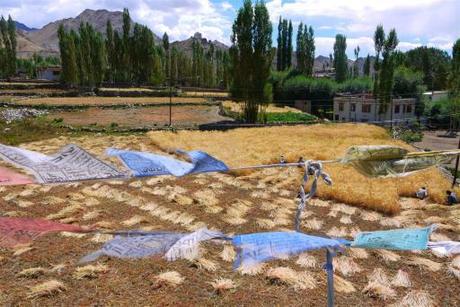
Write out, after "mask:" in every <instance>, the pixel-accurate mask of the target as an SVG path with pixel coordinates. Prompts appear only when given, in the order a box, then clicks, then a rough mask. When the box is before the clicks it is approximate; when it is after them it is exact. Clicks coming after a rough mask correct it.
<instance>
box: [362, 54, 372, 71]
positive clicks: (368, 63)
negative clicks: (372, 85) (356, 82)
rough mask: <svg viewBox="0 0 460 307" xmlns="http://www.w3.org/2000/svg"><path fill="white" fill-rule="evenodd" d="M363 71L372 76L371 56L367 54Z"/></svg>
mask: <svg viewBox="0 0 460 307" xmlns="http://www.w3.org/2000/svg"><path fill="white" fill-rule="evenodd" d="M363 72H364V75H365V76H370V74H371V56H370V55H369V54H367V57H366V60H365V61H364V67H363Z"/></svg>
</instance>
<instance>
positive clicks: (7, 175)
mask: <svg viewBox="0 0 460 307" xmlns="http://www.w3.org/2000/svg"><path fill="white" fill-rule="evenodd" d="M33 182H34V180H33V179H32V178H30V177H28V176H25V175H23V174H20V173H16V172H15V171H13V170H10V169H8V168H4V167H1V166H0V186H2V185H16V184H28V183H33Z"/></svg>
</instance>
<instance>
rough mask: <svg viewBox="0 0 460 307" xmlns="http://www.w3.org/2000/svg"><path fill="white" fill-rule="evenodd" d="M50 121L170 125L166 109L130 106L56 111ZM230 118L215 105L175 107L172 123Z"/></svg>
mask: <svg viewBox="0 0 460 307" xmlns="http://www.w3.org/2000/svg"><path fill="white" fill-rule="evenodd" d="M47 118H49V119H58V118H59V119H62V120H63V123H64V124H65V125H71V126H88V125H95V124H96V125H98V126H108V125H111V124H112V123H116V124H117V126H118V127H123V128H154V127H158V126H164V125H167V124H168V123H169V107H166V106H158V107H133V108H124V109H101V108H94V107H90V108H85V109H83V110H75V111H58V112H52V113H50V114H49V115H47ZM223 120H232V119H231V118H227V117H223V116H220V115H219V107H217V106H201V105H198V106H188V105H184V106H174V107H173V109H172V121H173V124H174V126H177V127H191V126H196V125H201V124H208V123H213V122H218V121H223Z"/></svg>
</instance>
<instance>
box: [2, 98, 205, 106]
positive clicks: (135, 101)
mask: <svg viewBox="0 0 460 307" xmlns="http://www.w3.org/2000/svg"><path fill="white" fill-rule="evenodd" d="M207 102H208V100H207V99H204V98H194V97H191V98H186V97H173V98H172V103H173V104H205V103H207ZM11 103H12V104H18V105H24V106H26V105H27V106H36V105H47V106H64V107H65V106H123V105H162V104H169V97H96V96H92V97H43V98H26V99H17V100H14V101H12V102H11Z"/></svg>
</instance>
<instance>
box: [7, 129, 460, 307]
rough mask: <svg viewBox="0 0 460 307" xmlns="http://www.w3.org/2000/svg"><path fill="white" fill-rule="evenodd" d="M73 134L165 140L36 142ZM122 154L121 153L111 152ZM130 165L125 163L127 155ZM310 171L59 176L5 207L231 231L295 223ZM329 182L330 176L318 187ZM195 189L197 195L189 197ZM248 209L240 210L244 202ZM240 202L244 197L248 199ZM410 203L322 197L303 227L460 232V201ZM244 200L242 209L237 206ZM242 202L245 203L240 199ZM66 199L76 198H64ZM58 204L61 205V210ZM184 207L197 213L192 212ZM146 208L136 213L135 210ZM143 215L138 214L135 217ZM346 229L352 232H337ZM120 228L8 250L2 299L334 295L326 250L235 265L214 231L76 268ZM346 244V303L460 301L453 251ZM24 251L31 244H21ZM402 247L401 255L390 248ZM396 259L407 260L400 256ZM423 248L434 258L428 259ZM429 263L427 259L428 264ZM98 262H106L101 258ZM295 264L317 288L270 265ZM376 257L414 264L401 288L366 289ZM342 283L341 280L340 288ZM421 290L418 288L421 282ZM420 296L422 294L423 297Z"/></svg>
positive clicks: (97, 150) (303, 298)
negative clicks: (95, 268) (45, 290)
mask: <svg viewBox="0 0 460 307" xmlns="http://www.w3.org/2000/svg"><path fill="white" fill-rule="evenodd" d="M69 142H73V143H76V144H79V145H81V146H83V147H84V148H86V149H88V150H89V151H90V152H92V153H94V154H95V155H98V156H100V157H101V158H104V159H105V160H108V159H107V157H104V156H103V155H102V152H103V148H104V147H107V146H109V145H111V146H115V147H120V148H132V149H134V150H150V151H158V148H156V147H154V146H153V145H152V142H151V141H150V140H149V139H148V138H147V137H143V136H103V137H99V138H75V139H68V138H64V137H63V138H58V139H54V140H49V141H41V142H35V143H30V144H26V146H25V147H26V148H28V149H31V150H40V151H42V152H44V153H52V152H55V150H57V149H58V148H59V147H60V146H62V145H63V144H66V143H69ZM110 161H112V162H113V163H115V162H116V160H113V159H111V160H110ZM117 164H118V165H119V166H120V164H119V163H118V162H117ZM300 180H301V173H300V171H299V170H298V169H291V170H265V171H261V172H255V173H252V174H250V175H247V176H244V177H233V176H230V175H224V174H205V175H198V176H187V177H183V178H172V177H156V178H144V179H132V180H129V181H97V182H94V181H93V182H82V183H74V184H66V185H56V186H39V185H29V186H16V187H0V215H1V216H27V217H42V218H52V219H54V220H57V221H61V222H66V223H75V224H78V225H99V227H100V228H105V229H114V230H120V229H145V230H168V231H179V232H187V231H193V230H195V229H197V228H200V227H202V226H204V225H206V226H207V227H208V228H209V229H218V230H221V231H223V232H224V233H227V234H235V233H238V234H239V233H250V232H262V231H275V230H291V229H293V226H294V225H293V222H294V214H295V208H296V206H297V205H296V201H295V196H296V194H297V188H298V185H299V182H300ZM322 187H323V184H320V185H319V187H318V188H319V189H321V188H322ZM184 197H187V198H190V200H191V202H189V203H185V202H184V201H183V200H184ZM242 203H243V204H244V206H243V208H245V209H244V210H241V204H242ZM237 205H238V206H240V207H238V206H237ZM401 205H402V208H403V210H402V212H401V213H400V214H399V215H397V216H393V217H388V216H383V215H380V214H377V213H375V212H372V211H367V210H363V209H359V208H355V207H351V206H347V205H345V204H338V203H333V202H327V201H323V200H321V199H315V200H314V201H313V202H312V203H311V204H310V205H308V207H307V209H306V211H305V213H304V214H303V222H302V231H304V232H307V233H310V234H319V235H331V236H337V235H338V236H343V237H346V238H349V239H351V238H352V236H353V235H354V234H355V233H356V232H358V231H360V230H363V231H364V230H377V229H390V228H398V227H413V226H420V227H421V226H426V225H429V224H432V223H437V224H439V225H440V227H439V229H438V230H437V231H436V232H435V235H432V238H431V240H434V241H439V240H446V239H450V240H460V210H459V209H460V207H445V206H440V205H436V204H428V203H425V202H424V201H418V200H415V199H401ZM232 208H233V209H232ZM235 208H240V210H236V211H235V210H234V209H235ZM63 209H65V210H63ZM57 213H59V214H57ZM178 216H187V217H189V219H188V221H187V222H181V221H179V219H178V218H177V217H178ZM133 217H136V219H132V218H133ZM133 221H134V222H133ZM337 232H340V233H341V234H337ZM110 238H111V237H110V236H101V235H97V234H66V233H62V234H49V235H46V236H44V237H41V238H39V239H38V240H36V241H34V242H33V244H32V245H31V246H30V247H31V249H28V250H27V249H26V250H22V251H20V252H18V251H16V253H15V251H12V250H7V249H2V250H0V263H1V265H0V304H2V305H24V306H31V305H46V306H54V305H72V306H73V305H127V304H130V305H132V306H141V305H142V306H145V305H161V306H166V305H168V306H170V305H176V306H216V305H217V306H223V305H225V306H228V305H232V306H233V305H239V306H318V305H322V306H324V305H325V304H326V274H325V272H324V270H323V269H322V264H323V263H324V260H325V252H324V251H315V252H311V253H310V252H309V253H308V254H307V255H310V256H313V260H314V261H313V262H314V263H313V265H310V266H309V267H306V266H305V265H304V264H302V262H301V261H298V260H300V259H299V257H292V258H290V259H287V260H277V261H271V262H268V263H267V264H266V265H265V267H263V268H261V270H260V271H259V272H258V273H257V274H253V275H251V274H243V273H242V272H239V271H234V270H233V269H232V261H231V259H228V258H226V257H223V254H224V253H223V251H224V249H228V246H227V247H225V246H224V245H222V244H219V243H206V244H203V246H202V254H201V256H200V258H199V259H196V260H179V261H175V262H168V261H166V260H164V259H162V258H160V257H156V258H149V259H142V260H128V259H115V258H108V257H102V258H101V259H100V260H98V261H97V263H98V264H99V265H101V266H102V267H103V268H104V270H101V272H99V273H98V272H93V273H94V274H89V275H88V276H86V277H83V278H81V277H78V274H76V272H77V269H78V265H77V262H78V260H79V259H80V258H81V257H83V256H84V255H86V254H88V253H90V252H92V251H95V250H97V249H98V248H100V247H101V246H102V244H103V242H104V241H106V240H109V239H110ZM360 251H361V252H360V253H356V252H353V249H349V250H346V252H345V254H344V255H339V256H337V257H336V259H337V260H338V259H340V260H339V262H343V263H351V264H352V267H353V270H351V271H350V270H347V269H346V266H345V265H339V264H338V265H336V266H335V268H336V272H335V274H336V276H338V277H341V278H342V279H345V280H346V281H347V282H349V283H350V284H351V285H352V287H351V290H350V292H348V293H344V292H343V289H342V290H340V287H339V285H338V284H337V283H336V286H337V289H336V293H335V296H336V297H335V298H336V305H337V306H371V305H372V306H385V305H388V304H393V303H396V304H399V306H417V304H414V303H413V304H412V305H410V304H409V305H407V304H406V305H404V302H406V303H407V301H405V300H404V298H405V297H406V295H408V296H412V297H420V296H421V294H424V295H426V297H428V303H429V304H428V305H426V306H459V305H460V296H459V295H458V293H460V280H459V279H458V277H455V276H454V275H452V274H451V273H449V272H448V270H449V268H451V267H452V263H453V262H452V258H439V257H437V256H435V255H434V254H433V253H430V252H428V251H426V252H425V251H424V252H392V253H391V254H390V256H393V257H388V253H386V254H385V253H384V252H382V251H379V250H367V251H366V250H360ZM21 252H22V253H21ZM391 258H394V259H391ZM395 259H396V260H395ZM421 259H422V260H423V261H424V263H426V264H420V263H421V261H420V260H421ZM417 263H418V264H417ZM95 264H96V263H95ZM37 267H40V268H42V269H43V270H41V271H40V273H38V274H34V275H27V276H24V275H23V274H20V273H21V272H23V270H25V269H30V268H37ZM277 267H288V268H290V269H292V270H295V271H296V272H298V273H299V274H301V273H302V274H303V273H305V274H308V276H310V277H311V278H312V279H313V288H311V289H304V290H300V289H296V288H295V287H294V286H293V285H292V284H290V283H289V282H286V281H283V280H277V279H273V278H268V277H267V272H268V271H269V269H270V268H277ZM376 269H381V270H383V273H384V275H386V276H387V277H388V278H389V280H390V281H391V280H392V278H393V277H394V276H395V275H396V274H397V272H398V271H399V270H403V271H404V272H406V273H407V274H408V276H409V279H410V282H411V284H410V285H409V286H408V287H400V286H396V285H390V284H389V285H388V287H390V288H391V289H393V290H394V292H393V293H392V295H390V296H388V297H385V299H384V298H383V297H381V296H380V295H371V296H370V295H368V294H367V293H364V292H363V289H364V288H365V287H366V285H368V282H369V277H370V275H371V274H372V273H375V270H376ZM170 271H175V272H178V273H179V274H180V276H182V277H183V278H184V280H183V282H182V283H180V284H178V285H176V286H174V285H172V284H168V283H159V282H158V279H157V276H158V274H160V273H164V272H170ZM218 278H227V279H231V280H232V281H233V283H234V285H235V287H234V288H232V289H230V290H223V291H217V290H215V289H214V287H213V286H212V285H211V283H212V282H213V281H215V280H216V279H218ZM49 280H58V281H60V282H62V284H63V286H64V287H65V288H64V289H62V291H61V292H57V293H53V294H51V295H47V296H40V297H37V298H34V299H31V298H29V297H28V296H29V294H30V293H31V292H30V291H31V290H30V289H31V287H33V286H36V285H38V284H41V283H43V282H45V281H49ZM339 290H340V291H339ZM414 291H418V292H414ZM397 306H398V305H397ZM418 306H420V305H418Z"/></svg>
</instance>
